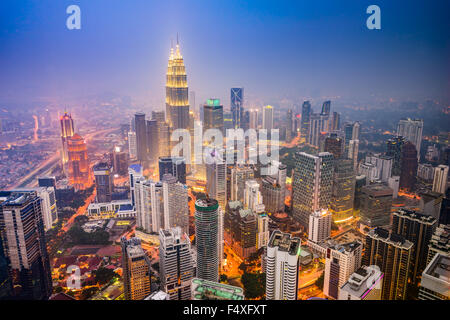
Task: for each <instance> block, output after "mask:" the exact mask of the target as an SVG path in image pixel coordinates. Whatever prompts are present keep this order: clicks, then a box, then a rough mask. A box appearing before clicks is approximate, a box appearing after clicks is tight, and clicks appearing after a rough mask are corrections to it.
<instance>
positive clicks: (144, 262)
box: [120, 237, 151, 300]
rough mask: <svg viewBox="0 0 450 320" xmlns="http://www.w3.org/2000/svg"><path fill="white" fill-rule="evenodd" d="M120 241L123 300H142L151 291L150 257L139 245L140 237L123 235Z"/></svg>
mask: <svg viewBox="0 0 450 320" xmlns="http://www.w3.org/2000/svg"><path fill="white" fill-rule="evenodd" d="M120 243H121V246H122V269H123V285H124V294H125V300H144V299H145V298H146V297H147V296H148V295H149V294H150V292H151V289H150V285H151V270H150V259H149V258H148V256H147V254H146V253H145V251H144V250H143V249H142V247H141V239H139V238H131V239H129V240H127V238H125V237H123V238H122V239H121V240H120Z"/></svg>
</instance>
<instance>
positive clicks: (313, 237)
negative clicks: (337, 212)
mask: <svg viewBox="0 0 450 320" xmlns="http://www.w3.org/2000/svg"><path fill="white" fill-rule="evenodd" d="M331 220H332V217H331V213H330V211H328V210H326V209H323V210H319V211H316V212H313V213H311V214H310V216H309V230H308V240H309V241H313V242H315V243H320V242H322V241H324V240H326V239H328V238H329V237H330V234H331Z"/></svg>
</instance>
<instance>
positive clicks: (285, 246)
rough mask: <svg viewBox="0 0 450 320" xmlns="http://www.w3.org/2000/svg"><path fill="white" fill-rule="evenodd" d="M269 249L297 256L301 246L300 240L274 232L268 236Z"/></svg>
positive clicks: (278, 231)
mask: <svg viewBox="0 0 450 320" xmlns="http://www.w3.org/2000/svg"><path fill="white" fill-rule="evenodd" d="M268 245H269V246H270V247H278V250H279V251H286V252H288V253H289V254H290V255H298V254H299V251H300V250H299V249H300V245H301V240H300V238H296V237H295V238H291V235H290V234H289V233H282V232H281V231H280V230H275V231H274V232H273V233H272V235H271V236H270V240H269V244H268Z"/></svg>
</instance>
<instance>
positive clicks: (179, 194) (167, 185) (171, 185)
mask: <svg viewBox="0 0 450 320" xmlns="http://www.w3.org/2000/svg"><path fill="white" fill-rule="evenodd" d="M161 181H162V183H163V190H164V228H165V229H168V228H173V227H180V228H181V230H182V231H183V232H184V233H186V234H189V206H188V192H187V187H186V186H185V185H184V184H182V183H181V182H179V181H177V179H176V178H175V177H173V176H172V175H170V174H166V175H164V176H163V179H162V180H161Z"/></svg>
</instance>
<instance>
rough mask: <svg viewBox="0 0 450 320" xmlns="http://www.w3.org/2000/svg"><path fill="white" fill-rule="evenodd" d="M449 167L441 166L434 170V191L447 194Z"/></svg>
mask: <svg viewBox="0 0 450 320" xmlns="http://www.w3.org/2000/svg"><path fill="white" fill-rule="evenodd" d="M447 180H448V166H444V165H442V164H441V165H439V166H437V167H436V168H434V178H433V191H434V192H438V193H442V194H445V193H446V192H447Z"/></svg>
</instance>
